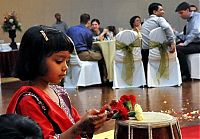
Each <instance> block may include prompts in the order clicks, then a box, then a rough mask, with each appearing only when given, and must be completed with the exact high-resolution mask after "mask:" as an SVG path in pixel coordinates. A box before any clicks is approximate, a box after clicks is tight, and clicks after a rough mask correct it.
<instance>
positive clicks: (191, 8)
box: [190, 4, 198, 12]
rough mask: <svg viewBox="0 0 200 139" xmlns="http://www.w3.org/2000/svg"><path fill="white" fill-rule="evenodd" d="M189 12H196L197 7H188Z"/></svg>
mask: <svg viewBox="0 0 200 139" xmlns="http://www.w3.org/2000/svg"><path fill="white" fill-rule="evenodd" d="M190 11H191V12H198V8H197V6H196V5H193V4H192V5H190Z"/></svg>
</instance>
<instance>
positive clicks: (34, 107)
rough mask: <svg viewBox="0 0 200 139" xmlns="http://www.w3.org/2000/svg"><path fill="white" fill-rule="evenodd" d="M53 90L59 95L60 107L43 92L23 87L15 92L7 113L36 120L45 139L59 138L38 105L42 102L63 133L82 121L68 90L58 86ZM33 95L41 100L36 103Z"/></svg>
mask: <svg viewBox="0 0 200 139" xmlns="http://www.w3.org/2000/svg"><path fill="white" fill-rule="evenodd" d="M51 88H52V89H53V90H54V91H55V92H56V93H57V95H58V97H59V100H60V106H59V105H58V104H56V103H55V102H53V101H52V99H50V97H49V96H48V95H46V94H45V93H44V92H43V91H42V90H40V89H38V88H36V87H32V86H23V87H21V88H19V89H18V90H17V91H16V92H15V94H14V96H13V97H12V99H11V101H10V104H9V106H8V109H7V113H17V114H20V115H24V116H28V117H30V118H31V119H33V120H35V121H36V122H37V123H38V124H39V126H40V127H41V129H42V133H43V136H44V139H51V138H52V139H53V138H54V139H55V138H56V137H57V138H59V134H57V133H56V132H55V131H54V126H53V125H52V123H51V122H50V120H49V119H48V118H47V116H46V115H45V114H44V112H43V110H42V109H41V105H39V104H38V103H40V100H42V102H43V103H44V104H45V107H46V108H47V109H48V113H47V115H48V116H49V117H50V118H51V119H52V120H53V122H55V123H56V124H57V125H58V127H59V128H60V130H61V132H64V131H66V130H67V129H69V128H70V127H71V126H72V125H73V124H74V123H76V122H77V121H78V120H79V119H80V116H79V114H78V112H77V110H76V109H75V108H74V107H73V106H72V105H71V102H70V99H69V97H68V95H67V93H66V90H65V89H64V88H63V87H60V86H56V85H53V86H51ZM24 94H26V95H24ZM32 95H36V96H37V97H38V98H39V100H37V101H36V99H34V97H33V96H32ZM44 109H45V108H44ZM77 139H80V137H77Z"/></svg>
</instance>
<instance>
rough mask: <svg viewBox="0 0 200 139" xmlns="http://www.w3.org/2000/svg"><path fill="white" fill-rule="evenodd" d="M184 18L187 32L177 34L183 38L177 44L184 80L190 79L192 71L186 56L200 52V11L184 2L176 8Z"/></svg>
mask: <svg viewBox="0 0 200 139" xmlns="http://www.w3.org/2000/svg"><path fill="white" fill-rule="evenodd" d="M175 11H176V12H178V14H179V16H180V17H181V18H182V19H185V20H187V25H186V31H185V33H178V32H177V31H175V34H176V36H177V37H178V38H179V39H180V40H181V42H180V43H179V44H178V45H177V47H176V49H177V56H178V59H179V62H180V68H181V74H182V80H183V81H185V80H188V79H190V72H189V68H188V64H187V59H186V56H187V55H188V54H194V53H200V22H199V21H200V13H198V12H191V10H190V4H188V3H186V2H182V3H181V4H179V5H178V6H177V8H176V10H175Z"/></svg>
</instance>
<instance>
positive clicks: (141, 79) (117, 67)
mask: <svg viewBox="0 0 200 139" xmlns="http://www.w3.org/2000/svg"><path fill="white" fill-rule="evenodd" d="M137 37H138V34H137V32H135V31H133V30H123V31H121V32H119V33H118V34H117V35H116V37H115V38H116V41H119V42H122V43H124V44H126V45H129V44H131V43H133V42H134V41H135V40H136V38H137ZM132 54H133V58H134V67H135V69H134V72H133V80H132V83H131V84H130V85H129V84H127V83H126V82H125V81H124V80H123V79H122V68H123V58H124V56H125V53H124V51H123V50H116V52H115V59H114V68H113V69H114V77H113V78H114V79H113V88H127V87H140V86H144V85H146V80H145V73H144V68H143V63H142V60H141V59H142V56H141V48H140V47H134V48H133V51H132Z"/></svg>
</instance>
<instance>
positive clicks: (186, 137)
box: [181, 125, 200, 139]
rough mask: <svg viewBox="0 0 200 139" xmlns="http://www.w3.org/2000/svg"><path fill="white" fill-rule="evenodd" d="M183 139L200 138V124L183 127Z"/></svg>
mask: <svg viewBox="0 0 200 139" xmlns="http://www.w3.org/2000/svg"><path fill="white" fill-rule="evenodd" d="M181 133H182V137H183V139H200V125H196V126H189V127H183V128H181Z"/></svg>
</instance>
